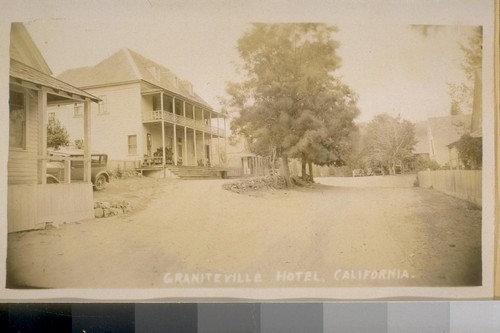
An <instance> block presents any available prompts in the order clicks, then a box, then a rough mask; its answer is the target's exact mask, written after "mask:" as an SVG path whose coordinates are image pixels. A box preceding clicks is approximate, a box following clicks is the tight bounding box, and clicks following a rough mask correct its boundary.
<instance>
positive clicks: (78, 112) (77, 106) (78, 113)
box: [73, 103, 83, 118]
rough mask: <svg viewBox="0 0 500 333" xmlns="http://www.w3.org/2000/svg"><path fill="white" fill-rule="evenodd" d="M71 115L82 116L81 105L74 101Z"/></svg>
mask: <svg viewBox="0 0 500 333" xmlns="http://www.w3.org/2000/svg"><path fill="white" fill-rule="evenodd" d="M73 117H75V118H80V117H83V112H82V105H81V104H76V103H75V109H74V111H73Z"/></svg>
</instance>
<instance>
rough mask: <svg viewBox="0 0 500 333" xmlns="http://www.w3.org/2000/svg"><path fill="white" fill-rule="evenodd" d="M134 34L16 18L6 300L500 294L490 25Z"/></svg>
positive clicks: (131, 29) (253, 27) (203, 28)
mask: <svg viewBox="0 0 500 333" xmlns="http://www.w3.org/2000/svg"><path fill="white" fill-rule="evenodd" d="M159 8H161V9H164V7H163V6H160V7H159ZM135 22H136V24H135V25H131V24H130V20H118V19H116V20H108V21H106V20H102V21H99V20H94V21H91V22H82V21H80V20H69V19H61V20H51V19H40V20H34V21H28V20H27V21H24V22H16V21H12V24H11V26H10V35H9V41H8V43H7V45H8V53H9V55H10V60H9V81H8V87H9V95H8V101H9V103H8V106H9V113H8V115H9V118H8V124H9V125H8V133H9V135H8V140H7V142H5V146H6V148H7V147H8V149H6V150H8V160H7V168H6V170H7V174H6V177H5V178H6V187H7V188H6V193H7V221H6V230H5V232H6V239H7V245H6V250H5V251H6V266H5V290H4V293H6V294H7V295H10V297H16V296H15V295H16V292H19V291H21V289H22V290H23V291H24V290H25V289H28V290H30V291H34V292H36V291H38V290H39V289H48V290H49V293H48V294H41V295H52V294H50V291H52V290H53V291H56V292H57V293H56V294H55V295H60V296H62V297H70V296H75V295H78V296H79V297H86V296H85V295H94V296H92V297H95V295H96V294H95V293H94V294H92V292H93V290H95V289H110V290H143V291H145V293H146V294H145V295H148V296H139V297H153V296H152V295H154V296H155V297H156V296H157V295H159V296H160V297H186V296H187V295H189V296H190V297H198V298H200V297H245V298H258V299H265V298H290V297H292V298H293V297H295V298H297V297H309V298H323V297H325V298H337V297H338V298H347V297H349V298H371V297H390V296H400V297H401V296H408V297H411V296H426V297H432V296H435V297H447V298H450V297H457V295H458V297H491V296H493V291H492V290H493V289H492V288H493V283H492V277H491V275H493V274H492V272H493V268H492V267H493V263H492V261H493V259H492V254H493V253H494V251H492V249H493V247H492V243H493V235H492V233H493V218H494V216H493V200H492V193H493V183H494V181H493V179H494V177H493V157H492V156H493V149H492V145H493V142H494V141H493V131H492V124H493V103H492V100H493V99H492V96H491V93H490V91H491V90H492V89H491V88H492V75H491V73H492V61H491V60H492V52H491V45H485V44H484V43H486V41H487V40H488V39H487V38H489V37H491V34H492V29H491V26H490V25H489V24H491V22H486V23H484V22H483V21H481V20H478V21H477V22H476V23H475V24H471V23H470V22H467V23H456V22H454V23H453V22H448V21H444V22H443V23H440V22H436V23H432V24H428V23H425V24H422V23H419V22H420V21H418V20H416V21H413V20H407V21H404V22H402V21H398V22H397V24H388V23H383V22H365V23H364V24H352V23H349V22H347V21H346V20H340V21H336V20H334V19H332V20H327V19H325V18H324V17H322V19H318V20H315V21H314V22H312V23H303V20H300V19H294V20H291V21H290V23H288V22H287V23H283V21H279V20H278V21H276V22H272V21H265V23H255V22H260V21H259V20H255V21H251V20H248V19H247V20H240V21H234V20H233V21H229V20H228V21H224V20H221V21H216V20H208V21H207V20H205V21H203V20H201V21H200V22H190V21H189V20H183V19H182V18H180V17H176V19H175V20H172V21H171V22H170V21H168V20H160V19H157V20H148V19H146V18H137V20H136V21H135ZM74 290H79V292H76V293H75V292H74ZM148 291H154V292H155V293H148ZM111 292H112V291H111ZM112 295H113V296H111V297H112V298H114V297H116V295H114V294H112ZM139 295H144V294H140V293H139ZM127 297H130V296H127ZM132 297H137V296H132ZM118 298H119V297H118Z"/></svg>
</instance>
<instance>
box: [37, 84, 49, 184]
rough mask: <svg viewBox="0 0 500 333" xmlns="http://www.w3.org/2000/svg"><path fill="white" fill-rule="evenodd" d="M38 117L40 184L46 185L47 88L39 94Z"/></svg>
mask: <svg viewBox="0 0 500 333" xmlns="http://www.w3.org/2000/svg"><path fill="white" fill-rule="evenodd" d="M38 115H39V119H40V123H39V124H38V126H39V127H38V131H39V133H40V134H39V135H38V140H39V141H38V145H39V151H40V156H41V157H42V159H41V160H40V161H39V162H40V169H39V175H38V177H39V182H40V183H41V184H46V183H47V177H46V176H45V174H46V173H47V160H46V159H45V158H46V157H47V122H48V114H47V91H46V90H45V88H42V89H41V90H40V91H39V92H38Z"/></svg>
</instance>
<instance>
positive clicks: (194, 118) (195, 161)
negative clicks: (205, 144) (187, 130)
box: [193, 105, 198, 166]
mask: <svg viewBox="0 0 500 333" xmlns="http://www.w3.org/2000/svg"><path fill="white" fill-rule="evenodd" d="M193 121H194V128H193V140H194V165H195V166H198V153H197V151H196V107H195V106H194V105H193Z"/></svg>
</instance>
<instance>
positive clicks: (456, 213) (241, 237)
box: [7, 176, 481, 288]
mask: <svg viewBox="0 0 500 333" xmlns="http://www.w3.org/2000/svg"><path fill="white" fill-rule="evenodd" d="M318 180H319V181H320V182H322V184H316V185H315V186H314V188H312V189H304V188H297V189H293V190H283V191H271V192H254V193H250V194H236V193H233V192H229V191H225V190H223V189H222V186H221V185H222V184H223V183H224V182H227V180H203V181H154V182H153V181H151V180H147V181H148V182H149V183H147V188H146V190H144V189H142V190H141V189H140V188H141V185H140V184H139V185H137V186H136V188H135V191H136V192H126V194H127V195H128V196H129V199H130V200H132V201H133V202H135V204H136V205H138V207H139V208H141V209H139V210H135V211H134V212H133V213H131V214H127V215H123V216H116V217H111V218H106V219H97V220H89V221H83V222H81V223H74V224H68V225H64V226H62V227H60V228H57V229H52V230H41V231H31V232H23V233H15V234H10V235H9V244H8V265H7V267H8V281H9V282H10V283H11V284H12V285H13V286H17V287H26V286H28V287H40V288H52V287H58V288H70V287H71V288H87V287H88V288H148V287H155V288H162V287H168V288H172V287H190V288H193V287H235V286H239V287H294V286H301V287H339V286H464V285H477V284H478V283H480V281H481V211H480V210H478V209H474V208H473V207H471V206H470V205H468V204H467V203H466V202H464V201H461V200H457V199H454V198H451V197H449V196H447V195H444V194H441V193H439V192H436V191H434V190H428V189H421V188H416V187H413V177H408V176H394V177H390V176H386V177H362V178H321V179H320V178H318ZM134 181H137V182H139V181H144V180H141V179H137V180H134ZM124 188H128V189H132V187H131V186H130V185H127V186H125V187H124ZM137 191H139V193H137ZM140 191H143V192H140ZM111 193H112V191H110V193H108V195H110V196H111ZM103 195H104V196H105V195H106V194H103ZM144 202H147V206H146V205H144ZM141 205H142V206H141Z"/></svg>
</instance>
